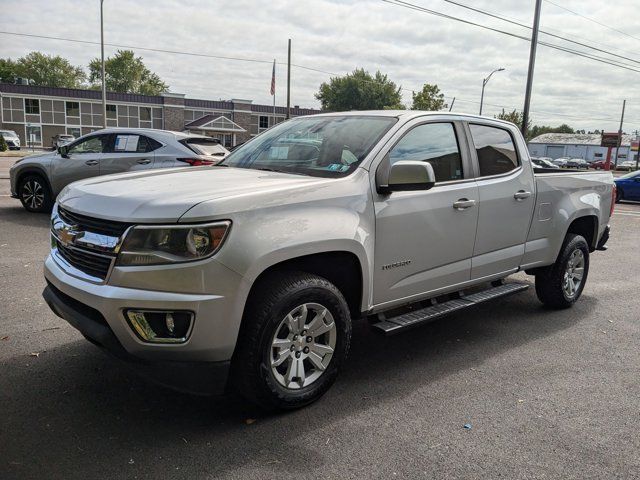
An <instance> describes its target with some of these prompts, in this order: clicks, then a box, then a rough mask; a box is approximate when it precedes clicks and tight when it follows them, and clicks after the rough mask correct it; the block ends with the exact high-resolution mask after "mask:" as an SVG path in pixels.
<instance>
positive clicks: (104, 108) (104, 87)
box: [100, 0, 107, 128]
mask: <svg viewBox="0 0 640 480" xmlns="http://www.w3.org/2000/svg"><path fill="white" fill-rule="evenodd" d="M103 4H104V0H100V50H101V57H102V62H101V63H102V125H103V127H104V128H107V85H106V83H105V80H104V21H103V13H102V10H103Z"/></svg>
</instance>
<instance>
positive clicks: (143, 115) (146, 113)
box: [140, 107, 151, 122]
mask: <svg viewBox="0 0 640 480" xmlns="http://www.w3.org/2000/svg"><path fill="white" fill-rule="evenodd" d="M140 120H143V121H145V122H150V121H151V107H140Z"/></svg>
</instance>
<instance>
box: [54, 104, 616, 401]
mask: <svg viewBox="0 0 640 480" xmlns="http://www.w3.org/2000/svg"><path fill="white" fill-rule="evenodd" d="M614 201H615V187H614V182H613V178H612V176H611V173H609V172H588V171H582V172H571V171H568V170H563V171H559V170H553V169H549V170H546V169H534V167H533V166H532V164H531V162H530V159H529V154H528V151H527V146H526V144H525V141H524V138H523V137H522V135H521V134H520V133H519V131H518V129H517V128H516V127H515V126H514V125H513V124H510V123H506V122H502V121H499V120H495V119H488V118H483V117H476V116H467V115H453V114H442V113H429V112H415V111H383V112H350V113H331V114H321V115H314V116H308V117H298V118H295V119H292V120H289V121H287V122H283V123H281V124H278V125H277V126H274V127H273V128H271V129H269V130H267V131H265V132H264V133H262V134H261V135H259V136H257V137H255V138H253V139H252V140H250V141H249V142H247V143H246V144H244V145H242V146H241V147H239V148H237V149H236V150H235V151H234V152H233V153H232V154H231V155H229V156H228V157H227V158H226V159H225V160H224V161H222V162H221V163H220V164H219V165H217V166H214V167H198V168H190V169H171V170H155V171H154V170H149V171H142V172H133V173H125V174H116V175H109V176H105V177H99V178H92V179H86V180H82V181H79V182H75V183H73V184H71V185H69V186H67V187H66V188H65V189H64V190H63V191H62V192H61V193H60V195H59V196H58V198H57V202H56V204H55V205H54V208H53V212H52V217H51V252H50V255H49V256H48V258H47V259H46V263H45V272H44V274H45V277H46V281H47V287H46V289H45V291H44V293H43V295H44V298H45V299H46V301H47V303H48V304H49V305H50V307H51V309H52V310H53V311H54V312H55V313H56V314H57V315H59V316H60V317H62V318H64V319H66V320H67V321H68V322H69V323H70V324H71V325H73V326H74V327H75V328H77V329H78V330H79V331H80V332H81V333H82V334H83V335H84V336H85V337H86V338H87V339H88V340H89V341H91V342H93V343H94V344H96V345H98V346H100V347H102V348H104V349H106V350H108V351H109V352H111V353H113V354H114V355H115V356H116V357H119V358H120V359H123V360H125V361H126V362H128V363H129V364H130V365H131V366H132V367H133V368H134V369H135V370H136V371H137V372H139V373H140V374H142V375H143V376H145V377H148V378H151V379H154V380H155V381H157V382H160V383H162V384H164V385H167V386H172V387H174V388H178V389H181V390H183V391H189V392H194V393H201V394H207V393H221V392H224V391H226V390H227V389H234V390H235V391H237V392H239V393H240V394H242V395H243V396H245V397H246V398H247V399H249V400H251V401H253V402H256V403H258V404H259V405H262V406H265V407H267V408H279V409H292V408H297V407H301V406H303V405H306V404H308V403H310V402H312V401H314V400H316V399H318V398H319V397H320V396H321V395H322V394H323V393H325V392H326V391H327V390H328V389H329V387H330V386H331V384H332V383H333V382H334V380H335V379H336V377H337V375H338V372H339V370H340V368H341V367H342V366H343V364H344V363H345V361H346V358H347V353H348V351H349V343H350V338H351V332H352V328H351V325H352V321H354V320H356V319H363V320H365V321H369V322H370V323H371V328H374V329H376V330H378V331H380V332H382V333H384V334H392V333H397V332H402V331H404V330H406V329H409V328H412V327H416V326H419V325H421V324H424V323H426V322H428V321H431V320H433V319H435V318H440V317H441V316H443V315H445V314H447V313H450V312H453V311H460V310H462V309H469V314H473V307H474V306H475V305H477V304H478V303H481V302H484V301H489V300H491V299H494V298H498V297H502V296H505V295H508V294H512V293H516V292H519V291H521V290H523V289H526V288H527V286H528V285H527V284H526V283H524V282H520V283H517V282H513V281H507V282H505V281H504V279H505V278H506V277H507V276H509V275H511V274H513V273H515V272H519V271H523V270H524V271H525V272H527V273H528V274H530V275H534V276H535V289H536V293H537V296H538V298H539V299H540V300H541V301H542V302H543V303H544V304H546V305H547V306H549V307H553V308H567V307H570V306H571V305H572V304H573V303H574V302H576V301H577V300H578V299H579V298H580V295H581V293H582V291H583V288H584V286H585V282H586V281H587V274H588V272H589V261H590V255H591V253H593V252H594V251H596V250H604V249H605V248H606V247H605V243H606V241H607V239H608V237H609V227H608V222H609V218H610V215H611V213H612V210H613V206H614Z"/></svg>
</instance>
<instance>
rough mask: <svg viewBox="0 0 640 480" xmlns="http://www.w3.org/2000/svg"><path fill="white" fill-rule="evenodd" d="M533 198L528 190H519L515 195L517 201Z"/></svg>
mask: <svg viewBox="0 0 640 480" xmlns="http://www.w3.org/2000/svg"><path fill="white" fill-rule="evenodd" d="M530 196H531V192H527V191H526V190H518V191H517V192H516V193H514V194H513V198H515V199H516V200H518V201H520V200H524V199H525V198H529V197H530Z"/></svg>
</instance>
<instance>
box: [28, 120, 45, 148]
mask: <svg viewBox="0 0 640 480" xmlns="http://www.w3.org/2000/svg"><path fill="white" fill-rule="evenodd" d="M27 145H28V146H36V145H37V146H40V145H42V127H40V125H27Z"/></svg>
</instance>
